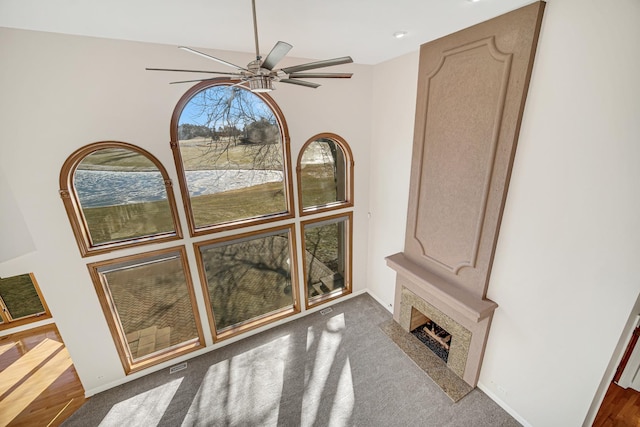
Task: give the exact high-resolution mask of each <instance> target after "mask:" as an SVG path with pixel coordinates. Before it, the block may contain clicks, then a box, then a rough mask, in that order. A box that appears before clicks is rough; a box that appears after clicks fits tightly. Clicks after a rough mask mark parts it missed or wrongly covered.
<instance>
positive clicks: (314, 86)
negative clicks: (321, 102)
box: [280, 79, 320, 89]
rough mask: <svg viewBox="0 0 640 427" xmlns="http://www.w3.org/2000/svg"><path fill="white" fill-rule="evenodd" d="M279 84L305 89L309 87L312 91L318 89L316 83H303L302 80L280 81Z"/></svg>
mask: <svg viewBox="0 0 640 427" xmlns="http://www.w3.org/2000/svg"><path fill="white" fill-rule="evenodd" d="M280 82H281V83H291V84H294V85H300V86H305V87H311V88H313V89H315V88H317V87H320V85H319V84H318V83H311V82H305V81H304V80H294V79H280Z"/></svg>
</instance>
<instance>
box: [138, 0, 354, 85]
mask: <svg viewBox="0 0 640 427" xmlns="http://www.w3.org/2000/svg"><path fill="white" fill-rule="evenodd" d="M251 7H252V10H253V33H254V38H255V44H256V59H255V61H251V62H249V64H248V65H247V67H246V68H245V67H241V66H239V65H235V64H232V63H231V62H227V61H225V60H223V59H219V58H216V57H214V56H211V55H207V54H206V53H203V52H199V51H197V50H195V49H191V48H189V47H184V46H180V47H179V48H180V49H182V50H185V51H187V52H190V53H193V54H196V55H199V56H202V57H204V58H207V59H210V60H212V61H216V62H218V63H219V64H223V65H226V66H228V67H231V68H235V70H236V71H235V72H222V71H203V70H180V69H171V68H146V70H150V71H178V72H185V73H208V74H219V75H223V76H228V77H229V78H230V79H231V80H239V82H238V83H236V85H244V84H245V83H248V85H249V89H250V90H251V91H252V92H270V91H272V90H273V89H274V87H273V82H281V83H290V84H294V85H299V86H305V87H310V88H314V89H315V88H317V87H319V86H320V85H319V84H318V83H313V82H308V81H305V80H299V79H317V78H329V79H349V78H351V76H352V75H353V73H305V72H303V71H308V70H315V69H317V68H324V67H330V66H333V65H340V64H348V63H351V62H353V59H351V57H350V56H343V57H340V58H334V59H326V60H324V61H317V62H309V63H306V64H301V65H294V66H292V67H286V68H278V69H274V67H275V66H276V65H277V64H278V62H280V60H281V59H282V58H284V57H285V55H286V54H287V53H288V52H289V50H291V48H292V47H293V46H291V45H290V44H289V43H285V42H283V41H279V42H277V43H276V44H275V46H274V47H273V48H272V49H271V52H269V54H268V55H267V56H266V58H264V60H262V56H261V55H260V49H259V47H258V24H257V19H256V2H255V0H251ZM214 78H215V77H211V78H204V79H196V80H183V81H178V82H171V84H175V83H190V82H201V81H206V80H213V79H214Z"/></svg>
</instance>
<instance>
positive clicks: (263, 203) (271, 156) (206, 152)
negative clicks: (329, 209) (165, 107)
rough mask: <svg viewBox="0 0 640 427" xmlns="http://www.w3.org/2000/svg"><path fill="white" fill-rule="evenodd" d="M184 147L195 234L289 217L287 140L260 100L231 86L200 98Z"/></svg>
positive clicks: (182, 128)
mask: <svg viewBox="0 0 640 427" xmlns="http://www.w3.org/2000/svg"><path fill="white" fill-rule="evenodd" d="M178 146H179V148H180V156H181V158H182V167H183V169H184V176H185V178H186V185H187V187H188V192H189V197H190V203H191V209H192V212H193V220H194V223H195V224H194V225H195V228H202V227H206V226H210V225H215V224H220V223H225V222H231V221H236V220H242V219H247V218H255V217H259V216H264V215H270V214H277V213H282V212H286V211H287V199H286V194H287V188H286V183H285V178H284V162H283V144H282V135H281V132H280V127H279V125H278V121H277V119H276V116H275V114H274V113H273V111H272V110H271V108H270V107H269V106H268V105H267V104H266V103H265V102H264V101H263V100H262V99H261V98H260V97H259V96H257V95H255V94H253V93H252V92H250V91H248V90H246V89H244V88H241V87H230V86H228V85H217V86H213V87H209V88H206V89H204V90H202V91H200V92H198V93H197V94H196V95H195V96H193V97H192V98H191V99H190V100H189V102H188V103H187V104H186V106H185V107H184V109H183V110H182V113H181V115H180V120H179V122H178Z"/></svg>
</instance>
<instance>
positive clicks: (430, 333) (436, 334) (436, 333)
mask: <svg viewBox="0 0 640 427" xmlns="http://www.w3.org/2000/svg"><path fill="white" fill-rule="evenodd" d="M414 317H415V318H419V319H420V320H419V321H417V320H414ZM410 332H411V334H412V335H413V336H414V337H416V338H418V340H419V341H420V342H421V343H423V344H424V345H426V346H427V348H429V350H431V351H433V353H434V354H435V355H436V356H438V357H439V358H440V359H442V361H443V362H444V363H447V360H449V348H450V347H451V334H450V333H449V331H447V330H446V329H444V328H443V327H442V326H440V325H438V324H437V323H436V322H434V321H433V320H431V319H429V318H428V317H427V316H425V315H424V314H422V313H420V312H419V311H418V310H416V309H415V308H412V309H411V326H410Z"/></svg>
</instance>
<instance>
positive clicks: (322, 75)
mask: <svg viewBox="0 0 640 427" xmlns="http://www.w3.org/2000/svg"><path fill="white" fill-rule="evenodd" d="M351 76H353V73H291V74H289V78H290V79H350V78H351Z"/></svg>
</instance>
